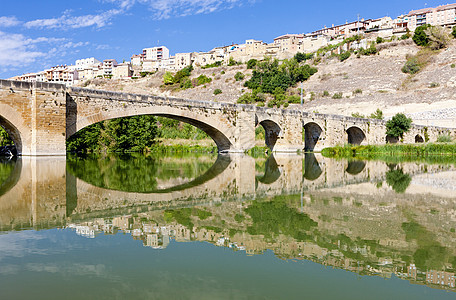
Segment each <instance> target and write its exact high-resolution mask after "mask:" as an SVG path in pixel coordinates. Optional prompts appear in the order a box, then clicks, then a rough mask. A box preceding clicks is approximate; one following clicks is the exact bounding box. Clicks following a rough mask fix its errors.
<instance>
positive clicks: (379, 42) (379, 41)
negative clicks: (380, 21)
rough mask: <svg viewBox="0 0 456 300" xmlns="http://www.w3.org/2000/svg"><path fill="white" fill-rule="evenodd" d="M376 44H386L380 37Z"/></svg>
mask: <svg viewBox="0 0 456 300" xmlns="http://www.w3.org/2000/svg"><path fill="white" fill-rule="evenodd" d="M376 42H377V44H381V43H383V42H384V40H383V38H382V37H380V36H378V37H377V40H376Z"/></svg>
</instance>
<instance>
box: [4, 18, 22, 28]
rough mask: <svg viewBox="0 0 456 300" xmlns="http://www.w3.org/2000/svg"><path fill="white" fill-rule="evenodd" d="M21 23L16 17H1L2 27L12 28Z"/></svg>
mask: <svg viewBox="0 0 456 300" xmlns="http://www.w3.org/2000/svg"><path fill="white" fill-rule="evenodd" d="M20 23H21V22H20V21H19V20H18V19H16V17H0V27H12V26H16V25H19V24H20Z"/></svg>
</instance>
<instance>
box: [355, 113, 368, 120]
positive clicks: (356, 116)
mask: <svg viewBox="0 0 456 300" xmlns="http://www.w3.org/2000/svg"><path fill="white" fill-rule="evenodd" d="M352 117H353V118H359V119H365V118H366V116H365V115H363V114H361V113H358V112H356V113H352Z"/></svg>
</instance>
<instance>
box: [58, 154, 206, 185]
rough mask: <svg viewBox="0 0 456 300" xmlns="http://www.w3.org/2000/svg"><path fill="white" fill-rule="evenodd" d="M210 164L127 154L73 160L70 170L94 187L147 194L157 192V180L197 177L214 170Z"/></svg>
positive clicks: (69, 162) (69, 160) (74, 158)
mask: <svg viewBox="0 0 456 300" xmlns="http://www.w3.org/2000/svg"><path fill="white" fill-rule="evenodd" d="M212 164H213V163H212V162H211V161H208V162H201V161H199V160H195V159H192V160H189V161H188V162H184V163H183V162H182V157H179V158H176V159H172V158H171V159H166V160H165V159H163V158H162V157H157V156H145V155H136V154H133V155H128V156H105V157H88V158H85V159H80V158H76V157H70V158H68V160H67V167H68V170H69V171H70V172H71V173H72V174H73V175H74V176H76V177H78V178H79V179H82V180H83V181H85V182H87V183H90V184H92V185H95V186H98V187H101V188H106V189H112V190H119V191H126V192H138V193H147V192H153V191H156V190H157V179H162V180H169V179H172V178H195V177H198V176H199V175H201V174H202V173H204V171H206V170H207V169H209V168H210V167H211V165H212Z"/></svg>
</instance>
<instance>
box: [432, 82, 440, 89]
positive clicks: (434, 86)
mask: <svg viewBox="0 0 456 300" xmlns="http://www.w3.org/2000/svg"><path fill="white" fill-rule="evenodd" d="M439 86H440V83H437V82H431V83H430V84H429V88H431V89H432V88H436V87H439Z"/></svg>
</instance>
